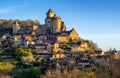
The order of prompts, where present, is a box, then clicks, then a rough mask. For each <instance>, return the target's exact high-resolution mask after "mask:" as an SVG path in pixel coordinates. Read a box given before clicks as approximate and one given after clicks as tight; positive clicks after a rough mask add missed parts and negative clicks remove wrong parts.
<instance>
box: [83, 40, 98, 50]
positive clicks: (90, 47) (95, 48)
mask: <svg viewBox="0 0 120 78" xmlns="http://www.w3.org/2000/svg"><path fill="white" fill-rule="evenodd" d="M85 42H86V43H87V47H88V48H89V49H90V50H97V49H98V47H97V44H95V43H93V42H92V41H89V40H85Z"/></svg>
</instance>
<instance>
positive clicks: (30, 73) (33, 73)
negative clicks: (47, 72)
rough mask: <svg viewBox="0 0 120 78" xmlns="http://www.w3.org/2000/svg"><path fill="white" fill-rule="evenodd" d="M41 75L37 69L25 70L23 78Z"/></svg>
mask: <svg viewBox="0 0 120 78" xmlns="http://www.w3.org/2000/svg"><path fill="white" fill-rule="evenodd" d="M40 74H41V70H40V69H38V68H30V69H26V70H25V78H36V77H39V76H40Z"/></svg>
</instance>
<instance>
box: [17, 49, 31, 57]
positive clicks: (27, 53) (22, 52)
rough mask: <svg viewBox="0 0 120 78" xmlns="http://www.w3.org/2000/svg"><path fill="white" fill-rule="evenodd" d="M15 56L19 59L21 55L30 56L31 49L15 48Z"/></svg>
mask: <svg viewBox="0 0 120 78" xmlns="http://www.w3.org/2000/svg"><path fill="white" fill-rule="evenodd" d="M15 56H16V58H18V59H21V58H22V57H27V56H32V52H31V49H25V48H16V49H15Z"/></svg>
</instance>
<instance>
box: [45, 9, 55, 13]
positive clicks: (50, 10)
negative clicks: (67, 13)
mask: <svg viewBox="0 0 120 78" xmlns="http://www.w3.org/2000/svg"><path fill="white" fill-rule="evenodd" d="M50 12H52V13H54V12H53V11H52V9H51V8H50V9H49V10H48V12H47V13H46V14H49V13H50Z"/></svg>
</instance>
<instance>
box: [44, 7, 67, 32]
mask: <svg viewBox="0 0 120 78" xmlns="http://www.w3.org/2000/svg"><path fill="white" fill-rule="evenodd" d="M46 16H47V17H46V19H45V24H46V25H47V26H48V28H49V29H50V32H51V33H59V32H62V31H66V26H65V24H64V22H63V21H62V20H61V18H60V17H59V16H56V14H55V13H54V12H53V11H52V10H51V9H49V11H48V12H47V13H46Z"/></svg>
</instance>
